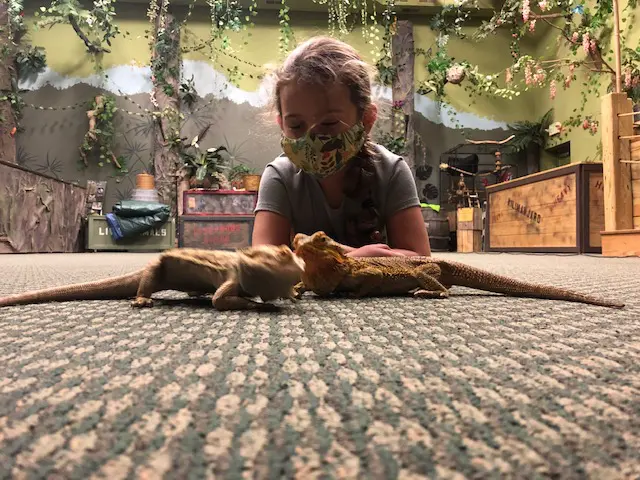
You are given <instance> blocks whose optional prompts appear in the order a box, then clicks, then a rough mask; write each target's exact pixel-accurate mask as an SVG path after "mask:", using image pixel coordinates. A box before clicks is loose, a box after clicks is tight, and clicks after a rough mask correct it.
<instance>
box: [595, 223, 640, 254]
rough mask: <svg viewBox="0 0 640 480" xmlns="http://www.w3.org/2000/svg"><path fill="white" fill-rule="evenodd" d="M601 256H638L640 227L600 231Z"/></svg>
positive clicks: (639, 252)
mask: <svg viewBox="0 0 640 480" xmlns="http://www.w3.org/2000/svg"><path fill="white" fill-rule="evenodd" d="M600 238H601V239H602V256H603V257H640V229H636V230H617V231H612V232H600Z"/></svg>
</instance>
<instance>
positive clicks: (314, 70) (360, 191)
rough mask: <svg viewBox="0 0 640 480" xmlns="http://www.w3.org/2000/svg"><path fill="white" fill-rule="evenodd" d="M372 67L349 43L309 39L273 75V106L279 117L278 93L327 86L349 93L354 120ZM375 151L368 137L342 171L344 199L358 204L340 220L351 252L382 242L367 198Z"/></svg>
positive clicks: (367, 99)
mask: <svg viewBox="0 0 640 480" xmlns="http://www.w3.org/2000/svg"><path fill="white" fill-rule="evenodd" d="M372 73H373V68H372V67H371V66H370V65H368V64H367V63H366V62H364V61H363V60H362V59H361V58H360V56H359V55H358V52H357V51H356V50H355V49H354V48H353V47H352V46H351V45H349V44H347V43H345V42H342V41H340V40H336V39H335V38H331V37H325V36H319V37H312V38H310V39H309V40H307V41H306V42H304V43H302V44H300V45H299V46H298V47H296V48H295V49H294V50H293V51H292V52H291V53H290V54H289V56H288V57H287V58H286V60H285V61H284V63H283V64H282V65H281V66H280V67H278V68H277V69H275V70H274V71H273V74H272V76H273V79H274V81H275V84H274V95H273V103H274V105H273V107H275V109H276V110H277V111H278V113H279V114H282V110H281V105H280V89H281V87H282V86H283V85H284V84H286V83H289V82H292V81H298V82H303V83H309V84H320V85H331V84H334V83H341V84H343V85H345V86H346V87H348V88H349V91H350V94H351V101H352V102H353V104H354V105H355V106H356V108H357V110H358V114H359V115H360V117H362V115H364V112H365V110H366V109H367V108H368V107H369V106H370V105H371V103H372V99H371V79H372ZM375 156H376V151H375V146H374V144H373V142H372V141H371V139H370V138H369V136H367V140H366V141H365V144H364V146H363V147H362V149H361V150H360V153H359V154H358V155H357V156H356V158H354V159H353V160H352V161H351V162H350V163H349V166H348V167H347V171H346V173H345V192H344V193H345V195H346V196H347V197H348V198H349V199H351V201H353V202H355V203H356V205H360V211H359V212H356V213H354V214H352V215H349V216H348V217H347V218H345V222H346V223H345V235H346V237H347V238H346V242H347V243H348V244H349V245H351V246H353V247H360V246H362V245H366V244H370V243H378V242H381V241H382V234H381V231H382V223H381V218H380V213H379V211H378V209H377V208H376V205H375V201H374V199H373V187H374V184H375V180H376V178H375V168H374V165H373V162H374V159H375Z"/></svg>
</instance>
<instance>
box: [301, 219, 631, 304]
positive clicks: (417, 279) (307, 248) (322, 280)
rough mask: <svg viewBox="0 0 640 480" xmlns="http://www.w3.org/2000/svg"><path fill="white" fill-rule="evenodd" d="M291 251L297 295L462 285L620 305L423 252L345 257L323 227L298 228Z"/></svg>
mask: <svg viewBox="0 0 640 480" xmlns="http://www.w3.org/2000/svg"><path fill="white" fill-rule="evenodd" d="M292 243H293V245H292V246H293V249H294V253H295V254H296V255H297V256H299V257H301V258H302V259H303V260H304V262H305V269H304V272H303V273H302V277H301V282H300V283H298V284H297V285H296V286H295V297H296V298H300V296H301V295H302V294H303V293H305V292H306V291H312V292H314V293H315V294H316V295H318V296H320V297H327V296H330V295H331V294H333V293H346V294H348V295H350V296H352V297H356V298H360V297H365V296H381V295H401V294H409V293H410V292H412V291H413V296H414V297H422V298H448V297H449V289H450V288H451V287H452V286H454V285H458V286H463V287H470V288H475V289H478V290H484V291H488V292H493V293H502V294H504V295H507V296H514V297H529V298H541V299H549V300H565V301H572V302H581V303H587V304H592V305H599V306H604V307H612V308H623V307H624V304H623V303H619V302H613V301H607V300H601V299H598V298H595V297H591V296H588V295H583V294H581V293H577V292H572V291H569V290H565V289H561V288H557V287H552V286H547V285H539V284H535V283H529V282H523V281H520V280H516V279H513V278H509V277H505V276H502V275H498V274H495V273H491V272H488V271H485V270H481V269H479V268H476V267H472V266H470V265H466V264H463V263H459V262H454V261H450V260H445V259H441V258H436V257H427V256H400V257H398V256H394V257H349V256H347V255H346V251H345V249H344V247H343V245H342V244H340V243H338V242H336V241H334V240H333V239H331V238H330V237H329V236H328V235H327V234H325V233H324V232H323V231H318V232H315V233H314V234H312V235H305V234H303V233H298V234H296V235H295V236H294V239H293V242H292Z"/></svg>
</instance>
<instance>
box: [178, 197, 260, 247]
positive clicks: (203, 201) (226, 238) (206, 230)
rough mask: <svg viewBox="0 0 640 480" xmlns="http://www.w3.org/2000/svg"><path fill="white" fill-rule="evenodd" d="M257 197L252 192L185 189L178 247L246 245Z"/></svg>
mask: <svg viewBox="0 0 640 480" xmlns="http://www.w3.org/2000/svg"><path fill="white" fill-rule="evenodd" d="M257 200H258V193H257V192H255V191H246V190H207V189H190V190H185V191H184V193H183V208H182V210H183V211H182V214H181V215H180V216H179V219H178V246H180V247H186V248H204V249H209V250H235V249H237V248H245V247H249V246H250V245H251V235H252V233H253V220H254V215H253V209H254V208H255V205H256V202H257Z"/></svg>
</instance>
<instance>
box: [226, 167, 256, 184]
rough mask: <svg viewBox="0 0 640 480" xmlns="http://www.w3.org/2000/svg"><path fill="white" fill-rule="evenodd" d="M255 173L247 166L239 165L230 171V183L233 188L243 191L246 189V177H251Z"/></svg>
mask: <svg viewBox="0 0 640 480" xmlns="http://www.w3.org/2000/svg"><path fill="white" fill-rule="evenodd" d="M252 173H253V171H252V170H251V169H250V168H249V167H247V166H246V165H244V164H242V163H239V164H237V165H234V166H233V167H231V168H230V169H229V181H230V182H231V186H233V187H235V188H237V189H241V188H244V177H245V176H247V175H251V174H252Z"/></svg>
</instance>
